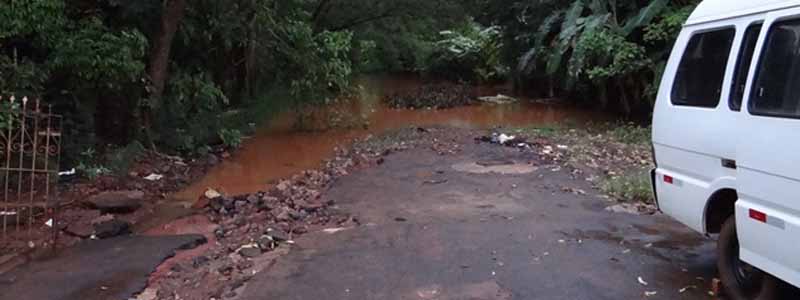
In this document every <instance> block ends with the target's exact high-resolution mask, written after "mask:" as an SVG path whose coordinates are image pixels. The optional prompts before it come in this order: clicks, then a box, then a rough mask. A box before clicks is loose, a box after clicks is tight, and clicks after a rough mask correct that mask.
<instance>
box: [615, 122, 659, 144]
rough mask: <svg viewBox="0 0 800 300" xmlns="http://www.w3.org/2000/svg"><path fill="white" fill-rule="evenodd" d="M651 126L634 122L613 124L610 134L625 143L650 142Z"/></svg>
mask: <svg viewBox="0 0 800 300" xmlns="http://www.w3.org/2000/svg"><path fill="white" fill-rule="evenodd" d="M651 133H652V131H651V128H650V127H642V126H637V125H634V124H618V125H613V126H612V127H611V128H610V129H609V130H608V134H609V135H610V136H611V137H612V138H613V139H614V140H616V141H618V142H621V143H625V144H639V145H642V144H649V143H650V141H651V140H652V136H651Z"/></svg>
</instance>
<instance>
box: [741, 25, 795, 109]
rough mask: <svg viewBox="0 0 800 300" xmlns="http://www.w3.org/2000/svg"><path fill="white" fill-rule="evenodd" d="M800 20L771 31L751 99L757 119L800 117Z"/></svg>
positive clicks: (775, 27) (750, 107)
mask: <svg viewBox="0 0 800 300" xmlns="http://www.w3.org/2000/svg"><path fill="white" fill-rule="evenodd" d="M799 49H800V20H790V21H783V22H777V23H775V24H774V25H772V27H771V28H770V29H769V33H768V35H767V40H766V43H765V44H764V50H763V54H762V56H761V61H760V62H759V66H758V72H757V73H756V79H755V81H754V82H755V84H754V85H753V91H752V94H751V95H750V99H751V101H750V104H749V110H750V112H751V113H753V114H755V115H768V116H778V117H792V118H794V117H800V105H798V103H800V89H798V88H797V87H798V86H799V85H800V53H798V50H799Z"/></svg>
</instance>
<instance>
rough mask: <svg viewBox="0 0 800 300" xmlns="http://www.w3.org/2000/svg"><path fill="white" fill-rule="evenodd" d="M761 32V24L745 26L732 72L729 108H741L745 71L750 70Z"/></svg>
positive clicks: (745, 81) (735, 109)
mask: <svg viewBox="0 0 800 300" xmlns="http://www.w3.org/2000/svg"><path fill="white" fill-rule="evenodd" d="M760 33H761V24H754V25H750V27H747V30H746V31H745V33H744V39H743V40H742V48H741V49H740V50H739V58H738V59H737V61H736V71H735V72H734V73H733V83H732V84H731V98H730V108H731V110H734V111H739V110H741V108H742V99H743V98H744V88H745V85H746V84H747V73H748V72H750V64H751V63H752V62H753V54H754V52H755V51H756V42H757V41H758V35H759V34H760Z"/></svg>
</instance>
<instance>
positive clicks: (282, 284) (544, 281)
mask: <svg viewBox="0 0 800 300" xmlns="http://www.w3.org/2000/svg"><path fill="white" fill-rule="evenodd" d="M463 145H464V148H463V149H461V150H462V151H460V154H456V155H444V156H442V155H438V154H437V153H435V152H434V151H431V150H430V149H426V148H424V149H415V150H409V151H407V152H402V153H397V154H392V155H390V156H388V157H386V160H385V163H383V164H382V165H381V166H378V167H375V168H371V169H367V170H363V171H360V172H357V173H355V174H352V175H350V176H347V177H344V178H342V179H340V180H339V181H338V182H336V183H335V184H334V185H333V187H332V188H331V190H329V191H328V192H326V193H325V194H324V195H323V197H325V198H327V199H331V200H334V201H336V202H337V203H338V204H339V205H340V209H342V210H344V211H346V212H348V213H352V214H355V215H357V216H359V219H360V222H361V224H362V226H359V227H356V228H349V229H344V230H341V231H336V230H331V231H329V232H319V233H313V234H309V235H305V236H303V237H302V238H301V239H299V240H297V241H296V242H297V244H296V245H295V246H294V249H293V250H292V251H291V253H290V254H288V255H287V256H285V257H283V258H280V259H278V261H277V263H276V264H275V265H274V266H273V267H272V268H271V269H270V270H268V271H265V272H263V273H260V274H258V275H256V276H255V277H254V278H253V279H252V280H251V281H250V282H249V283H248V284H247V285H246V286H245V288H244V292H243V293H242V294H240V295H239V296H238V297H237V298H239V299H248V300H255V299H707V298H708V295H707V293H708V289H709V287H710V281H711V280H712V278H713V276H714V273H715V267H714V259H715V258H714V257H713V242H712V241H710V240H707V239H705V238H704V237H702V236H700V235H698V234H695V233H693V232H690V231H689V230H688V229H686V228H685V227H683V226H682V225H679V224H677V223H675V222H673V221H671V220H669V219H668V218H667V217H664V216H660V215H656V216H640V215H632V214H627V213H612V212H609V211H607V210H606V209H605V208H606V207H607V206H608V205H610V203H609V202H608V201H607V200H604V198H602V197H599V196H597V195H595V194H596V193H597V191H595V190H593V189H591V187H590V186H589V184H588V183H587V182H586V181H585V180H584V179H583V178H572V177H573V176H572V174H570V172H568V171H567V170H566V169H561V168H560V167H557V166H554V165H549V164H548V163H546V162H544V161H538V160H537V159H536V158H535V157H532V156H531V155H530V154H528V153H522V152H520V151H518V150H516V149H513V148H506V147H500V146H497V145H490V144H475V143H473V142H471V141H463ZM584 191H585V194H584V193H583V192H584Z"/></svg>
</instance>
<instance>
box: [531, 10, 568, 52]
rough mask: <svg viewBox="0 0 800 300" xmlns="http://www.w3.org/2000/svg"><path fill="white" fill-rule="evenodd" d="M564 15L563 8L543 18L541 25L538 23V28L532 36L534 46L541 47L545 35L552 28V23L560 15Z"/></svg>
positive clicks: (553, 23)
mask: <svg viewBox="0 0 800 300" xmlns="http://www.w3.org/2000/svg"><path fill="white" fill-rule="evenodd" d="M563 15H564V11H563V10H557V11H555V12H553V13H552V14H550V16H548V17H547V18H545V19H544V21H543V22H542V24H541V25H539V29H538V30H537V31H536V35H535V36H534V42H533V45H534V47H541V46H543V44H544V40H545V39H546V38H547V35H549V34H550V32H551V31H552V30H553V27H555V26H554V25H555V24H556V22H558V20H560V19H561V17H562V16H563Z"/></svg>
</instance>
